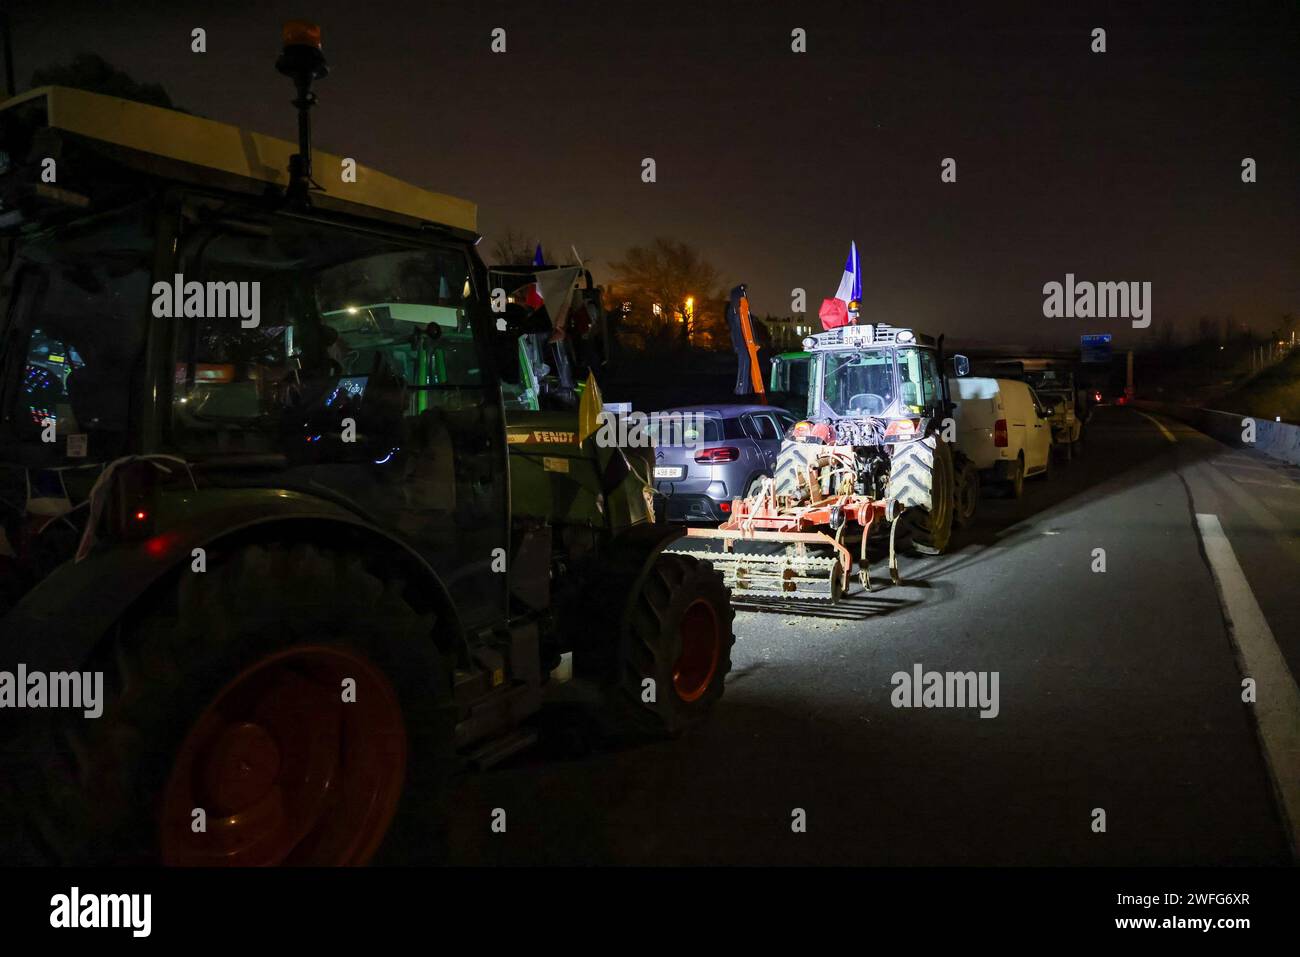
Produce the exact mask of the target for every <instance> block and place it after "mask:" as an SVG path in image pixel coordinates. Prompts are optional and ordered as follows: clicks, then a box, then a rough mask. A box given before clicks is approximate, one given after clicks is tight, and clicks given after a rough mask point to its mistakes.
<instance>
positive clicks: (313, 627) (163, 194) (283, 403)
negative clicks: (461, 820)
mask: <svg viewBox="0 0 1300 957" xmlns="http://www.w3.org/2000/svg"><path fill="white" fill-rule="evenodd" d="M279 67H280V69H281V72H284V73H286V74H287V75H289V76H290V77H292V78H293V79H294V81H295V83H296V84H297V87H298V98H297V100H296V101H295V102H296V105H297V106H298V108H299V112H300V121H301V122H300V124H299V129H300V142H299V144H298V147H297V151H296V152H295V151H294V147H293V146H292V145H291V144H289V143H285V142H281V141H277V140H273V139H269V138H266V137H262V136H259V135H257V134H253V133H249V132H246V131H242V130H239V129H236V128H233V127H230V126H226V125H224V124H221V123H217V122H213V121H210V120H206V119H201V118H198V117H195V116H190V115H186V114H181V113H178V112H172V111H168V110H162V109H158V108H155V107H152V106H145V105H142V104H138V103H133V102H127V101H123V100H119V99H115V98H111V97H106V96H100V95H96V94H92V93H87V92H83V91H78V90H71V89H62V88H43V89H38V90H33V91H31V92H29V93H27V94H24V95H22V96H19V97H15V98H12V99H10V100H8V101H7V102H5V103H4V104H3V105H2V106H0V151H2V152H0V164H3V165H2V166H0V231H2V232H0V236H2V238H0V255H2V256H3V259H2V260H0V266H2V267H3V269H4V273H3V285H2V286H0V583H2V584H3V590H2V591H0V703H3V704H4V705H5V707H4V708H3V711H0V718H2V719H3V725H0V760H3V767H2V768H0V811H2V812H3V814H4V818H3V820H0V835H3V836H2V837H0V860H3V861H4V862H5V863H17V862H68V863H79V864H85V863H156V862H161V863H166V864H181V865H185V864H192V865H220V864H235V865H250V864H253V865H261V864H317V863H327V864H356V863H365V862H370V861H392V860H411V859H416V860H436V859H438V857H439V851H440V849H442V845H443V842H444V840H445V836H444V833H443V832H444V830H445V820H444V819H443V817H442V816H441V815H440V814H439V811H438V806H439V800H440V798H439V795H443V794H445V793H446V789H445V787H444V785H445V784H446V783H447V781H448V779H449V777H450V776H451V775H452V774H453V772H455V771H456V770H457V769H460V768H463V767H466V766H468V765H478V766H487V765H490V764H492V763H494V762H497V761H500V760H502V759H503V758H505V757H507V756H509V755H511V754H514V753H515V752H517V751H518V750H520V749H521V748H523V747H526V746H527V745H529V744H530V743H532V741H533V740H534V739H535V738H536V736H537V732H536V731H535V730H534V729H533V723H532V722H529V721H528V719H529V718H530V717H531V716H533V715H535V714H536V713H537V712H538V711H539V709H540V708H541V707H542V704H543V701H544V700H545V698H546V696H547V695H548V694H549V693H550V692H551V690H552V689H553V688H554V687H555V685H556V683H557V681H558V678H559V676H562V675H563V676H567V675H568V674H569V673H572V675H573V678H572V681H571V682H568V683H566V685H565V687H566V688H570V689H571V688H573V687H579V686H580V687H581V688H583V689H585V691H588V692H590V694H588V695H586V697H587V699H589V700H591V701H593V702H594V708H595V711H594V714H595V715H596V716H597V717H598V718H599V719H600V723H601V724H600V726H603V727H607V728H610V729H613V730H616V731H620V732H625V731H626V732H631V733H633V734H645V733H650V734H657V733H668V734H675V733H677V732H679V731H681V730H682V729H683V728H685V727H687V726H688V725H691V724H693V723H695V722H696V721H698V720H699V719H701V718H702V717H704V715H705V714H707V713H708V712H709V710H710V709H711V708H712V706H713V705H714V704H715V703H716V702H717V700H718V698H719V697H720V696H721V694H722V691H723V681H724V677H725V676H726V674H727V672H728V670H729V668H730V653H731V648H732V644H733V641H734V638H733V634H732V617H733V612H732V609H731V606H730V604H729V600H728V595H727V592H726V589H725V587H724V586H723V582H722V578H721V576H720V574H719V573H718V572H716V571H714V570H713V568H712V567H711V566H710V565H709V564H708V563H707V562H702V561H696V560H694V559H691V558H688V557H684V556H676V555H669V554H665V553H664V547H665V545H666V544H667V543H668V541H669V540H670V539H671V538H672V537H673V535H674V534H675V533H674V532H673V531H671V530H670V529H669V528H668V527H666V526H664V525H660V524H656V523H655V522H654V521H653V518H654V516H653V507H652V504H651V503H652V500H651V498H650V488H651V481H650V478H649V471H648V468H649V466H648V463H647V462H646V461H645V459H644V457H642V456H640V455H637V454H631V453H629V452H626V451H625V450H623V449H620V448H602V447H599V446H598V444H597V442H596V440H595V438H594V435H593V433H594V432H595V428H594V422H595V421H596V420H597V419H598V418H599V416H600V411H601V410H600V399H599V391H598V390H597V389H596V388H595V387H594V383H590V384H589V385H588V388H587V389H586V390H585V391H584V393H583V396H582V403H581V408H579V409H577V410H568V411H536V412H529V411H518V412H512V413H511V415H510V419H509V423H507V420H506V414H505V410H504V404H503V399H502V390H501V376H500V370H499V364H498V362H497V361H496V359H495V358H494V356H495V354H496V352H497V351H499V344H497V343H496V342H495V341H494V334H495V331H496V329H497V324H496V317H495V316H494V315H493V313H492V309H491V304H490V295H489V293H490V287H489V283H488V275H487V271H486V268H485V267H484V265H483V263H482V262H481V260H480V259H479V257H478V255H477V253H476V251H475V244H476V242H477V240H478V235H477V231H476V211H475V208H474V206H473V205H472V204H470V203H467V202H464V201H461V200H457V199H454V198H451V197H448V196H443V195H439V194H435V193H429V192H426V191H423V190H419V189H416V188H414V187H411V186H408V185H406V184H404V183H401V182H399V181H397V180H394V179H391V178H389V177H387V176H384V175H383V174H381V173H378V172H375V171H373V170H370V169H367V168H365V167H361V166H356V165H355V164H353V163H352V161H351V160H349V159H344V158H342V157H336V156H329V155H326V154H324V153H319V152H316V153H313V152H312V150H311V146H310V123H309V121H308V112H307V111H308V109H309V108H310V106H311V105H312V104H313V103H314V102H315V95H314V94H313V93H312V92H311V89H310V88H311V82H312V80H313V79H318V78H319V77H321V76H323V75H324V72H325V71H324V63H323V58H321V56H320V51H319V34H318V33H313V31H312V29H311V28H309V27H307V26H305V25H302V24H297V25H291V28H289V29H287V31H286V38H285V51H284V55H283V56H282V58H281V61H280V64H279ZM286 171H287V173H286ZM313 173H314V175H313ZM317 181H319V182H317ZM633 451H635V450H633Z"/></svg>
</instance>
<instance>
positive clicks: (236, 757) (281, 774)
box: [160, 646, 406, 867]
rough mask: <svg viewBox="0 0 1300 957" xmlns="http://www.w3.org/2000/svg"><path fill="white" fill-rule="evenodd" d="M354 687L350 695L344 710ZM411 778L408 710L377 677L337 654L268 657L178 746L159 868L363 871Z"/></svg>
mask: <svg viewBox="0 0 1300 957" xmlns="http://www.w3.org/2000/svg"><path fill="white" fill-rule="evenodd" d="M347 679H351V681H353V682H355V693H354V694H352V693H349V694H348V695H347V697H348V699H349V700H347V701H345V700H344V697H345V694H344V692H345V681H346V680H347ZM347 687H348V688H350V687H351V686H347ZM405 775H406V730H405V725H404V723H403V721H402V709H401V705H400V704H399V703H398V699H397V694H396V693H395V692H394V690H393V687H392V685H391V684H390V683H389V681H388V679H387V677H385V676H384V674H383V673H382V672H381V671H379V669H377V668H376V667H375V666H374V665H372V664H371V663H370V662H369V661H367V660H366V659H365V658H363V657H361V656H360V655H358V654H356V653H355V652H352V651H348V650H345V649H339V648H326V647H316V646H311V647H301V648H293V649H290V650H288V651H283V652H280V653H278V654H274V655H271V656H268V657H267V658H264V659H263V660H262V661H260V662H258V663H257V664H255V665H253V666H252V667H250V668H248V669H246V670H245V671H244V672H243V673H242V674H240V675H239V676H238V677H237V678H235V679H234V680H233V681H231V682H230V683H229V684H227V685H226V686H225V688H223V689H222V690H221V691H220V692H219V693H218V694H217V695H216V697H215V698H214V699H213V700H212V702H211V703H209V704H208V706H207V707H206V708H205V709H204V710H203V712H202V714H200V715H199V718H198V720H197V721H195V723H194V725H193V726H192V727H191V728H190V730H189V731H188V732H187V733H186V735H185V739H184V740H183V741H182V742H181V746H180V749H179V750H178V751H177V753H176V758H175V760H174V762H173V764H172V770H171V773H170V775H169V777H168V780H167V785H166V788H165V790H164V792H163V803H162V815H161V821H160V831H161V833H160V845H161V851H162V859H163V863H165V864H168V865H181V866H208V867H211V866H223V865H231V866H262V865H274V864H290V865H292V864H318V865H319V864H364V863H366V862H367V861H368V860H370V858H371V857H373V856H374V854H375V852H376V851H377V850H378V849H379V846H380V844H381V843H382V842H383V839H384V835H385V834H386V833H387V832H388V827H389V825H390V824H391V823H392V820H393V816H394V815H395V814H396V813H397V805H398V801H399V800H400V798H401V794H402V784H403V781H404V779H405ZM198 809H202V811H203V815H202V817H201V818H200V816H199V815H198V814H196V811H197V810H198ZM198 820H204V822H205V829H204V830H200V831H198V832H196V830H195V828H196V826H197V825H196V821H198Z"/></svg>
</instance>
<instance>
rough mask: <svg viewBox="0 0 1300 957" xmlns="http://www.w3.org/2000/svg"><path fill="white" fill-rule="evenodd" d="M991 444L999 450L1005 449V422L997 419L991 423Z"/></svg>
mask: <svg viewBox="0 0 1300 957" xmlns="http://www.w3.org/2000/svg"><path fill="white" fill-rule="evenodd" d="M993 444H994V445H995V446H997V447H998V448H1000V449H1005V448H1006V447H1007V420H1006V419H998V420H997V421H996V422H994V423H993Z"/></svg>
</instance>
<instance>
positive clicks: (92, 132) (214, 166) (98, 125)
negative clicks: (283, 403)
mask: <svg viewBox="0 0 1300 957" xmlns="http://www.w3.org/2000/svg"><path fill="white" fill-rule="evenodd" d="M42 107H43V109H44V113H45V116H44V123H43V124H41V125H44V126H48V127H50V128H52V129H56V130H61V131H63V132H66V133H69V134H72V135H74V136H77V137H81V138H84V139H87V140H92V141H98V142H101V143H106V144H110V145H111V146H114V147H121V148H124V149H125V150H126V151H128V152H127V154H126V160H125V161H126V162H130V156H131V154H135V155H137V156H139V155H144V156H152V157H161V158H163V159H166V160H171V161H174V163H175V169H176V170H178V171H179V172H177V173H176V174H175V175H176V176H177V177H178V178H183V179H189V180H193V181H196V182H199V183H203V182H204V181H205V177H204V175H203V174H204V171H205V170H206V171H216V172H217V173H220V174H226V175H228V176H229V175H233V176H237V177H242V178H245V179H249V180H254V181H260V182H262V183H268V184H273V185H276V186H280V187H284V186H286V185H287V184H288V180H289V174H288V169H289V157H290V155H291V154H293V153H296V152H297V151H298V150H297V147H296V146H295V145H294V144H292V143H288V142H286V141H285V140H279V139H275V138H273V137H270V136H263V135H262V134H260V133H252V132H249V131H248V130H243V129H240V128H239V127H237V126H231V125H229V124H228V123H218V122H217V121H215V120H208V119H204V118H202V117H199V116H191V115H189V114H188V113H179V112H177V111H175V110H167V109H163V108H162V107H157V106H149V105H147V104H145V103H136V102H134V101H132V100H123V99H119V98H117V97H114V96H104V95H102V94H99V93H89V92H87V91H85V90H75V89H71V88H69V87H60V86H45V87H39V88H37V89H34V90H30V91H29V92H27V93H24V94H22V95H20V96H15V97H12V98H10V99H8V100H6V101H4V102H3V104H0V111H8V110H18V109H22V110H30V109H33V108H35V109H41V108H42ZM115 155H119V154H115ZM342 161H343V160H342V157H339V156H333V155H331V154H329V153H322V152H321V151H319V150H313V151H312V163H313V166H314V168H315V169H316V170H317V173H316V178H317V179H318V180H319V181H321V182H322V185H324V186H325V190H324V193H325V195H328V196H330V197H331V198H333V199H337V200H340V201H343V202H349V203H355V204H358V205H360V206H368V207H371V208H374V209H380V210H385V211H387V212H390V213H398V214H400V215H403V216H409V217H412V218H415V219H419V220H424V221H427V222H430V223H437V224H439V225H443V226H450V227H452V228H455V229H461V230H466V231H469V232H476V231H477V220H478V208H477V207H476V206H475V205H474V204H473V203H471V202H469V201H467V200H463V199H457V198H456V197H454V196H446V195H443V194H442V193H432V192H429V191H428V190H423V189H420V188H418V187H415V186H411V185H410V184H408V183H404V182H402V181H401V180H398V179H394V178H393V177H391V176H386V175H384V174H383V173H380V172H377V171H375V170H373V169H370V168H368V167H365V166H361V165H358V166H357V169H356V173H357V176H356V182H355V183H343V182H341V181H339V179H337V178H336V177H337V176H338V174H337V173H336V172H335V171H337V170H340V169H341V164H342ZM313 195H319V194H317V193H313Z"/></svg>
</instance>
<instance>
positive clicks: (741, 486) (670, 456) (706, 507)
mask: <svg viewBox="0 0 1300 957" xmlns="http://www.w3.org/2000/svg"><path fill="white" fill-rule="evenodd" d="M655 422H656V424H657V427H655V428H653V430H652V431H653V435H652V438H653V440H654V445H655V463H654V481H655V491H656V492H657V493H658V495H659V496H660V501H661V504H662V505H664V506H666V508H667V518H668V520H669V521H676V522H721V521H725V520H726V518H727V516H728V515H730V514H731V503H732V500H733V499H737V498H741V497H744V496H746V495H747V494H749V492H750V491H751V490H752V489H753V488H754V487H755V484H756V483H757V481H758V480H759V479H760V478H761V477H762V476H764V475H770V474H771V473H772V469H773V468H775V467H776V459H777V455H778V454H779V453H780V451H781V440H782V438H783V437H784V436H785V434H786V433H787V432H788V431H789V430H790V429H791V428H792V427H793V426H794V423H795V417H794V416H793V415H791V414H790V413H789V412H787V411H786V410H785V409H782V408H779V407H777V406H768V405H716V406H703V405H696V406H682V407H680V408H675V409H665V410H664V411H662V412H659V413H657V416H656V418H655Z"/></svg>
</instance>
